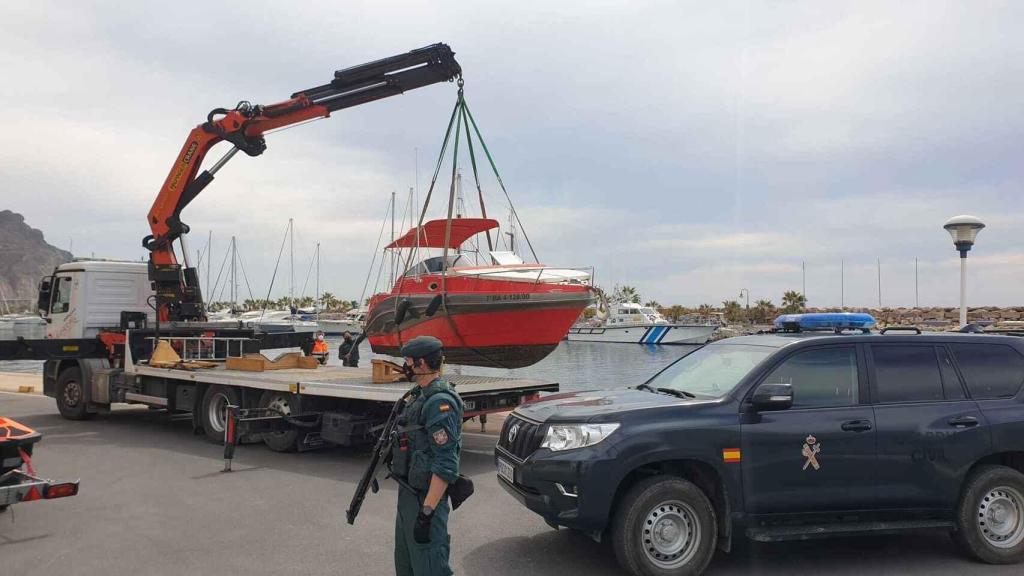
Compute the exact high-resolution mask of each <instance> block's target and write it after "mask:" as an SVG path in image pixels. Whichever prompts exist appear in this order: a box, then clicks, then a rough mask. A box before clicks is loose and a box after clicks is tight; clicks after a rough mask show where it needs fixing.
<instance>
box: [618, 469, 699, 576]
mask: <svg viewBox="0 0 1024 576" xmlns="http://www.w3.org/2000/svg"><path fill="white" fill-rule="evenodd" d="M717 534H718V526H717V521H716V519H715V509H714V507H712V506H711V502H710V501H708V498H707V496H705V495H704V493H703V492H701V490H700V488H697V486H695V485H694V484H693V483H691V482H689V481H687V480H684V479H682V478H677V477H675V476H655V477H653V478H648V479H646V480H643V481H641V482H639V483H637V484H636V485H635V486H633V487H632V488H630V490H629V492H627V493H626V496H625V497H624V498H623V499H622V502H621V503H620V504H619V506H618V511H617V512H616V514H615V519H614V520H613V524H612V546H613V547H614V549H615V557H616V558H617V559H618V561H619V564H620V565H621V566H622V567H623V568H625V569H626V570H627V571H628V572H629V573H630V574H634V575H636V576H668V575H672V576H683V575H691V574H692V575H697V574H701V573H702V572H704V569H705V568H706V567H707V565H708V563H709V562H710V561H711V557H712V555H714V552H715V541H716V540H717Z"/></svg>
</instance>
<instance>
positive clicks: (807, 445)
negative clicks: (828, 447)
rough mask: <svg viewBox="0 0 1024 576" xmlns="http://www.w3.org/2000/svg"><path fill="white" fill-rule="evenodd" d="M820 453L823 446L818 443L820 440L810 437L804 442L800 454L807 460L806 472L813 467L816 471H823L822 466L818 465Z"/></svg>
mask: <svg viewBox="0 0 1024 576" xmlns="http://www.w3.org/2000/svg"><path fill="white" fill-rule="evenodd" d="M819 452H821V444H819V443H818V439H817V438H815V437H814V436H808V437H807V439H806V440H804V447H803V448H802V449H801V450H800V454H802V455H803V457H804V458H806V459H807V460H806V461H805V462H804V467H803V469H804V470H807V467H808V466H812V467H813V468H814V469H815V470H821V464H819V463H818V453H819Z"/></svg>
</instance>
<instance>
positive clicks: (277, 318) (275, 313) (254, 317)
mask: <svg viewBox="0 0 1024 576" xmlns="http://www.w3.org/2000/svg"><path fill="white" fill-rule="evenodd" d="M236 321H238V322H241V324H242V326H245V327H246V328H258V329H259V330H260V331H262V332H316V331H317V330H318V329H319V327H318V326H317V323H316V322H313V321H311V320H303V319H302V317H301V316H300V315H298V314H292V312H291V311H290V310H266V311H263V310H252V311H250V312H243V313H241V314H239V315H238V318H236Z"/></svg>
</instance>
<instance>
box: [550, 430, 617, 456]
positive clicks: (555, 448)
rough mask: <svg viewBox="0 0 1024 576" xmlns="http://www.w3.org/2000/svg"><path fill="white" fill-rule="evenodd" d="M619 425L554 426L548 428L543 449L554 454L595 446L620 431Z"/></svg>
mask: <svg viewBox="0 0 1024 576" xmlns="http://www.w3.org/2000/svg"><path fill="white" fill-rule="evenodd" d="M618 428H619V424H618V423H609V424H552V425H551V426H548V431H547V434H545V435H544V441H543V442H541V443H540V447H541V448H547V449H548V450H551V451H552V452H560V451H562V450H572V449H573V448H583V447H586V446H593V445H594V444H597V443H598V442H600V441H602V440H604V439H605V438H607V437H608V436H610V435H611V433H612V432H615V431H616V430H618Z"/></svg>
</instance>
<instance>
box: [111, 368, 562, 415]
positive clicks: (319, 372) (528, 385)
mask: <svg viewBox="0 0 1024 576" xmlns="http://www.w3.org/2000/svg"><path fill="white" fill-rule="evenodd" d="M126 374H129V375H132V374H134V375H137V376H146V377H151V378H168V379H173V380H187V381H190V382H196V383H204V384H219V385H222V386H238V387H244V388H251V389H258V390H274V391H278V392H291V393H298V394H306V395H310V396H320V397H327V398H343V399H350V400H367V401H372V402H386V403H389V404H394V403H395V402H397V401H398V399H399V398H400V397H401V396H402V394H404V393H405V392H406V391H408V390H409V388H410V387H411V386H412V384H410V383H409V382H392V383H387V384H376V383H374V382H373V379H372V375H371V370H370V369H369V368H349V367H343V366H320V367H318V368H316V369H301V368H287V369H283V370H266V371H263V372H243V371H239V370H227V369H226V368H225V367H224V366H223V365H220V366H217V367H215V368H205V369H195V370H182V369H177V368H156V367H151V366H146V365H139V366H135V368H134V371H126ZM445 378H446V379H448V381H449V382H451V383H452V384H453V385H455V389H456V390H457V391H458V393H459V395H460V396H461V397H462V398H463V400H472V399H473V398H476V397H479V396H487V395H492V394H500V393H504V392H518V393H521V394H527V395H529V394H536V393H539V392H552V391H557V390H558V384H557V383H554V382H546V381H542V380H531V379H523V378H502V377H497V376H471V375H462V374H446V375H445ZM467 412H470V411H469V410H467Z"/></svg>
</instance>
